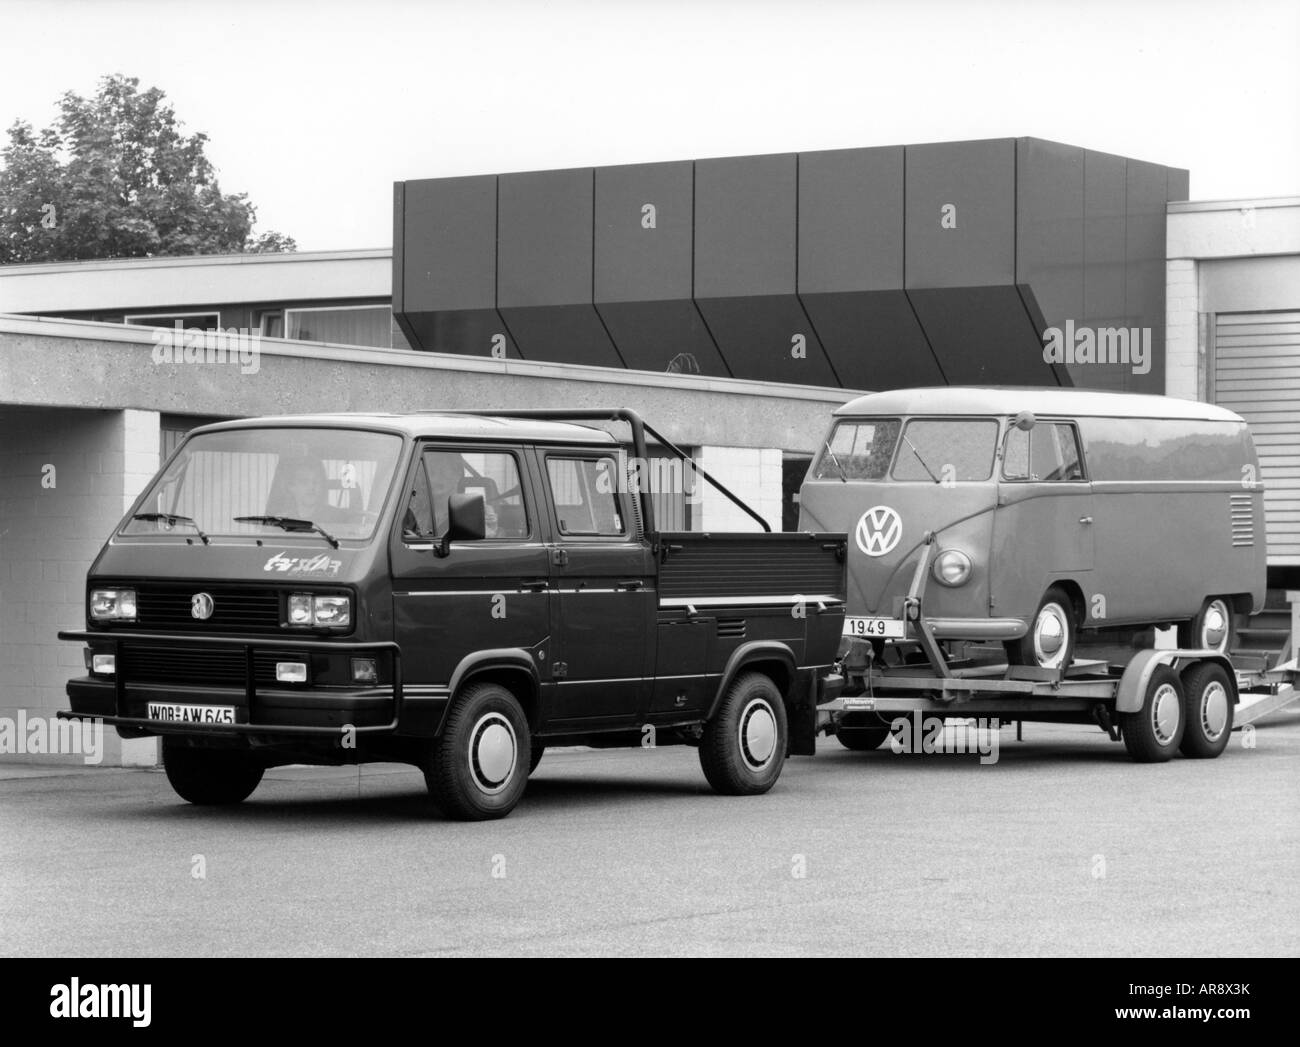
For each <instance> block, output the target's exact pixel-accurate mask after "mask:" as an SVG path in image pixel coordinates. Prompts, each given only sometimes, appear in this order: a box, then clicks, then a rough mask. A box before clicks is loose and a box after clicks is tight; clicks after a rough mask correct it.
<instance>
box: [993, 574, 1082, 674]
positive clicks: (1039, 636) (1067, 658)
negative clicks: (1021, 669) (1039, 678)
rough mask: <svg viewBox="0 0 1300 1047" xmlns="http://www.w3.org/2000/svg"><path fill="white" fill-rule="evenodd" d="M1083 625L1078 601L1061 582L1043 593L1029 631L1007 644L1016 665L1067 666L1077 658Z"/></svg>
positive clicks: (1060, 667) (1057, 667)
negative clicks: (1078, 617)
mask: <svg viewBox="0 0 1300 1047" xmlns="http://www.w3.org/2000/svg"><path fill="white" fill-rule="evenodd" d="M1078 634H1079V626H1078V623H1077V622H1076V621H1075V619H1074V603H1073V601H1071V599H1070V597H1069V594H1068V593H1066V591H1065V590H1064V589H1062V588H1061V587H1060V586H1059V585H1053V586H1052V587H1051V588H1050V589H1048V590H1047V592H1045V593H1044V594H1043V598H1042V600H1041V601H1040V602H1039V604H1038V610H1037V611H1035V612H1034V617H1033V620H1032V621H1031V622H1030V625H1029V632H1027V633H1025V635H1024V636H1022V637H1021V638H1020V639H1019V640H1008V641H1007V642H1006V643H1005V644H1004V646H1005V647H1006V650H1007V661H1008V662H1010V663H1011V664H1012V665H1031V666H1034V667H1036V668H1039V669H1065V668H1068V667H1069V665H1070V662H1071V661H1073V660H1074V644H1075V640H1076V639H1077V638H1078Z"/></svg>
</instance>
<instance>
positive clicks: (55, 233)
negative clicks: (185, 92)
mask: <svg viewBox="0 0 1300 1047" xmlns="http://www.w3.org/2000/svg"><path fill="white" fill-rule="evenodd" d="M58 108H59V116H58V118H57V119H56V120H55V122H54V125H53V126H51V127H47V128H45V129H44V130H42V131H40V132H36V131H34V130H33V129H32V126H31V125H30V124H29V123H27V122H26V121H22V120H19V121H16V122H15V123H14V124H13V126H11V127H10V128H9V142H8V144H7V145H6V146H5V147H4V148H3V150H0V161H2V162H3V165H4V166H3V167H2V168H0V265H2V264H16V263H20V262H55V261H74V260H77V259H84V258H149V257H153V256H156V255H190V254H234V253H239V252H243V251H249V252H259V253H260V252H268V251H293V250H296V249H297V245H296V244H295V243H294V241H293V240H292V239H291V238H290V237H288V236H284V235H283V234H281V233H276V232H267V233H263V234H262V235H261V236H258V237H256V238H255V237H254V236H253V235H252V228H253V223H254V222H255V221H256V218H257V212H256V209H255V208H254V207H253V205H252V204H251V203H250V202H249V200H248V194H246V193H232V194H223V193H222V192H221V187H220V186H219V185H218V184H217V178H216V172H215V170H214V169H213V167H212V164H211V163H210V162H209V161H208V159H207V157H206V156H204V144H205V143H206V142H207V140H208V138H207V135H204V134H202V133H195V134H192V135H188V136H186V135H185V134H183V133H182V130H181V127H182V125H181V124H180V122H179V121H178V120H177V119H176V114H175V113H174V112H173V110H172V107H171V106H170V105H169V104H168V103H167V102H166V96H165V95H164V94H163V92H162V91H160V90H159V89H158V88H156V87H151V88H149V89H148V90H147V91H143V92H142V91H141V90H140V81H139V80H138V79H136V78H134V77H125V76H121V75H115V76H106V77H104V78H102V79H101V80H100V82H99V87H98V89H97V91H96V92H95V95H94V97H93V98H90V99H86V98H82V97H81V96H80V95H77V94H75V93H73V92H71V91H68V92H65V93H64V95H63V96H62V98H60V99H59V104H58Z"/></svg>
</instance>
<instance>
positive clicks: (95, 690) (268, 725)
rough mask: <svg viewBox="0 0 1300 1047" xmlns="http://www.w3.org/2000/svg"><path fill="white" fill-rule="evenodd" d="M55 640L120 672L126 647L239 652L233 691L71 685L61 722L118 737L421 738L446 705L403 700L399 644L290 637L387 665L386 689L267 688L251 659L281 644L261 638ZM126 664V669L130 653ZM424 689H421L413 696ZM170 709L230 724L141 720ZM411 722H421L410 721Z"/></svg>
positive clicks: (440, 699) (65, 635)
mask: <svg viewBox="0 0 1300 1047" xmlns="http://www.w3.org/2000/svg"><path fill="white" fill-rule="evenodd" d="M59 639H61V640H79V641H81V642H83V643H87V644H93V645H94V647H95V648H96V649H98V650H104V649H107V650H109V651H111V652H112V653H114V654H115V655H117V656H118V657H117V658H116V659H115V661H116V664H117V666H118V667H119V669H121V668H122V667H123V660H122V658H121V657H120V656H121V654H122V651H123V650H124V649H126V650H127V651H128V652H129V649H130V645H131V644H147V645H150V646H151V647H154V648H157V647H159V646H162V647H169V646H170V647H175V648H178V649H186V650H192V649H195V648H202V649H207V648H218V649H223V650H225V651H226V652H229V651H230V650H232V649H234V650H237V651H241V652H242V653H243V660H244V665H245V672H244V677H243V681H242V683H240V684H237V685H229V684H227V685H225V686H220V685H212V684H211V683H205V682H203V681H202V680H194V681H184V682H180V681H169V682H165V683H159V682H145V681H140V682H135V681H132V680H131V679H130V678H129V670H127V671H125V672H116V673H114V674H113V675H111V676H108V675H90V676H82V677H78V678H76V679H73V680H70V681H69V682H68V685H67V694H68V698H69V702H70V704H71V709H69V710H62V711H60V712H59V713H58V715H59V717H60V718H61V719H73V718H79V717H94V718H96V719H100V720H102V721H103V722H104V723H106V724H109V725H111V726H114V727H116V728H118V730H119V733H124V734H129V735H135V736H139V735H141V734H186V735H204V736H207V737H214V736H223V735H225V736H248V735H266V736H297V737H302V738H308V737H312V736H316V737H326V736H331V737H334V738H338V737H340V736H342V735H343V733H344V732H354V733H356V734H358V735H367V734H372V735H373V734H392V733H396V732H399V731H403V730H406V729H411V728H415V731H414V733H425V730H421V729H420V728H421V727H425V726H426V725H425V723H424V721H428V722H429V723H431V724H433V725H436V723H437V722H438V721H440V719H441V714H442V711H443V709H444V707H445V705H446V699H445V695H438V694H420V695H418V696H415V698H416V700H415V701H413V702H412V701H408V697H409V696H408V695H407V694H406V692H405V691H404V689H403V686H402V661H401V650H400V648H399V646H398V645H397V644H395V643H392V642H383V641H381V642H374V643H352V642H334V641H321V640H298V639H294V640H293V641H291V642H290V644H289V646H292V648H293V649H294V650H295V651H298V650H303V651H307V652H309V653H318V654H331V655H340V654H362V655H371V656H374V657H376V658H383V659H385V660H386V661H387V663H388V667H389V672H388V674H387V675H388V679H389V680H390V681H391V683H386V684H384V685H382V686H372V687H328V688H325V687H314V688H313V687H301V688H300V687H291V686H279V687H268V686H266V685H265V684H260V685H259V684H258V682H257V681H256V679H255V672H254V659H253V654H254V651H256V650H257V649H259V648H273V649H276V650H283V649H284V648H285V647H286V642H285V640H283V639H278V638H276V639H271V638H262V637H257V638H254V637H193V636H176V635H174V634H160V633H136V632H112V633H108V632H90V631H67V632H60V633H59ZM126 664H127V665H128V666H129V653H128V657H127V662H126ZM425 690H427V689H425V688H421V689H420V691H425ZM159 702H162V703H173V704H181V705H197V706H228V707H233V708H234V718H235V722H234V723H197V722H191V721H177V720H160V719H154V718H151V717H150V716H149V715H148V709H149V705H150V703H159ZM415 721H420V722H419V723H416V722H415Z"/></svg>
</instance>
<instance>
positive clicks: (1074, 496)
mask: <svg viewBox="0 0 1300 1047" xmlns="http://www.w3.org/2000/svg"><path fill="white" fill-rule="evenodd" d="M1079 448H1080V443H1079V435H1078V432H1077V431H1076V429H1075V426H1074V423H1073V422H1064V421H1050V420H1045V419H1039V420H1038V422H1037V423H1036V424H1035V425H1034V427H1033V428H1032V429H1031V430H1029V431H1028V432H1026V431H1024V430H1021V429H1016V428H1014V427H1013V428H1009V429H1008V430H1007V435H1006V438H1005V440H1004V441H1003V445H1002V455H1001V458H1002V461H1001V474H1000V478H999V482H998V509H997V513H996V515H995V516H994V522H993V548H992V550H991V556H990V571H991V597H992V599H993V601H994V606H993V608H992V614H993V615H994V616H995V617H996V616H1001V615H1017V616H1021V615H1023V616H1028V615H1032V614H1033V613H1034V611H1035V610H1037V608H1038V602H1039V601H1040V600H1041V599H1042V596H1043V593H1044V592H1046V591H1047V587H1048V586H1049V585H1051V583H1052V581H1054V580H1056V579H1061V578H1069V579H1073V580H1074V581H1076V582H1078V583H1079V586H1080V588H1081V589H1082V590H1083V593H1084V596H1085V598H1086V599H1087V600H1088V601H1089V605H1091V597H1092V594H1093V591H1094V579H1093V558H1094V557H1093V546H1094V539H1093V533H1094V526H1093V497H1092V485H1091V484H1090V483H1089V482H1088V478H1087V474H1086V472H1085V470H1084V464H1083V459H1082V456H1081V455H1080V451H1079Z"/></svg>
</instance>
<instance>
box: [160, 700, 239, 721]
mask: <svg viewBox="0 0 1300 1047" xmlns="http://www.w3.org/2000/svg"><path fill="white" fill-rule="evenodd" d="M149 719H151V720H163V721H166V722H168V723H234V722H235V707H234V706H233V705H181V704H179V703H177V702H150V703H149Z"/></svg>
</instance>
